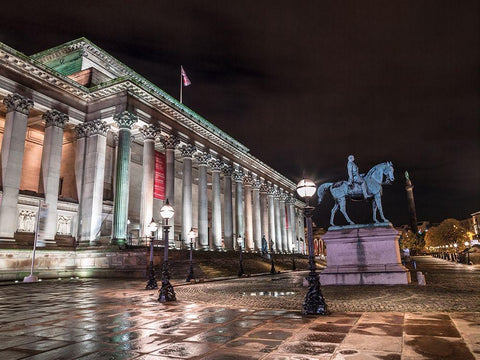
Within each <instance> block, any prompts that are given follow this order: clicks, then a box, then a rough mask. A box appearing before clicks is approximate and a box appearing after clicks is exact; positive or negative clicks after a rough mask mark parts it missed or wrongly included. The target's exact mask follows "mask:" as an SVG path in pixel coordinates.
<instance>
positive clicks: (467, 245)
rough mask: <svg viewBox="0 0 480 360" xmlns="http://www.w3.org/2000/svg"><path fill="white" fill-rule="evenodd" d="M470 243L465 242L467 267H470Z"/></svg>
mask: <svg viewBox="0 0 480 360" xmlns="http://www.w3.org/2000/svg"><path fill="white" fill-rule="evenodd" d="M469 245H470V243H469V242H468V241H465V249H466V250H467V265H470V252H469V250H470V248H469Z"/></svg>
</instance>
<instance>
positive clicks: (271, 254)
mask: <svg viewBox="0 0 480 360" xmlns="http://www.w3.org/2000/svg"><path fill="white" fill-rule="evenodd" d="M270 265H271V266H270V274H272V275H276V274H277V270H276V269H275V263H274V262H273V241H272V240H270Z"/></svg>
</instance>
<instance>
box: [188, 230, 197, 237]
mask: <svg viewBox="0 0 480 360" xmlns="http://www.w3.org/2000/svg"><path fill="white" fill-rule="evenodd" d="M195 236H197V234H195V231H193V229H190V231H189V232H188V238H189V239H195Z"/></svg>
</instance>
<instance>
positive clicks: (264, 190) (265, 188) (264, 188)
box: [260, 181, 268, 194]
mask: <svg viewBox="0 0 480 360" xmlns="http://www.w3.org/2000/svg"><path fill="white" fill-rule="evenodd" d="M260 193H262V194H268V184H267V183H266V182H265V181H262V182H261V185H260Z"/></svg>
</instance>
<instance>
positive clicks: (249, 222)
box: [243, 174, 254, 251]
mask: <svg viewBox="0 0 480 360" xmlns="http://www.w3.org/2000/svg"><path fill="white" fill-rule="evenodd" d="M243 185H244V192H245V193H244V194H245V197H244V199H245V250H248V251H253V250H254V242H253V213H252V185H253V177H252V175H251V174H248V175H247V176H245V179H244V181H243Z"/></svg>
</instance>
